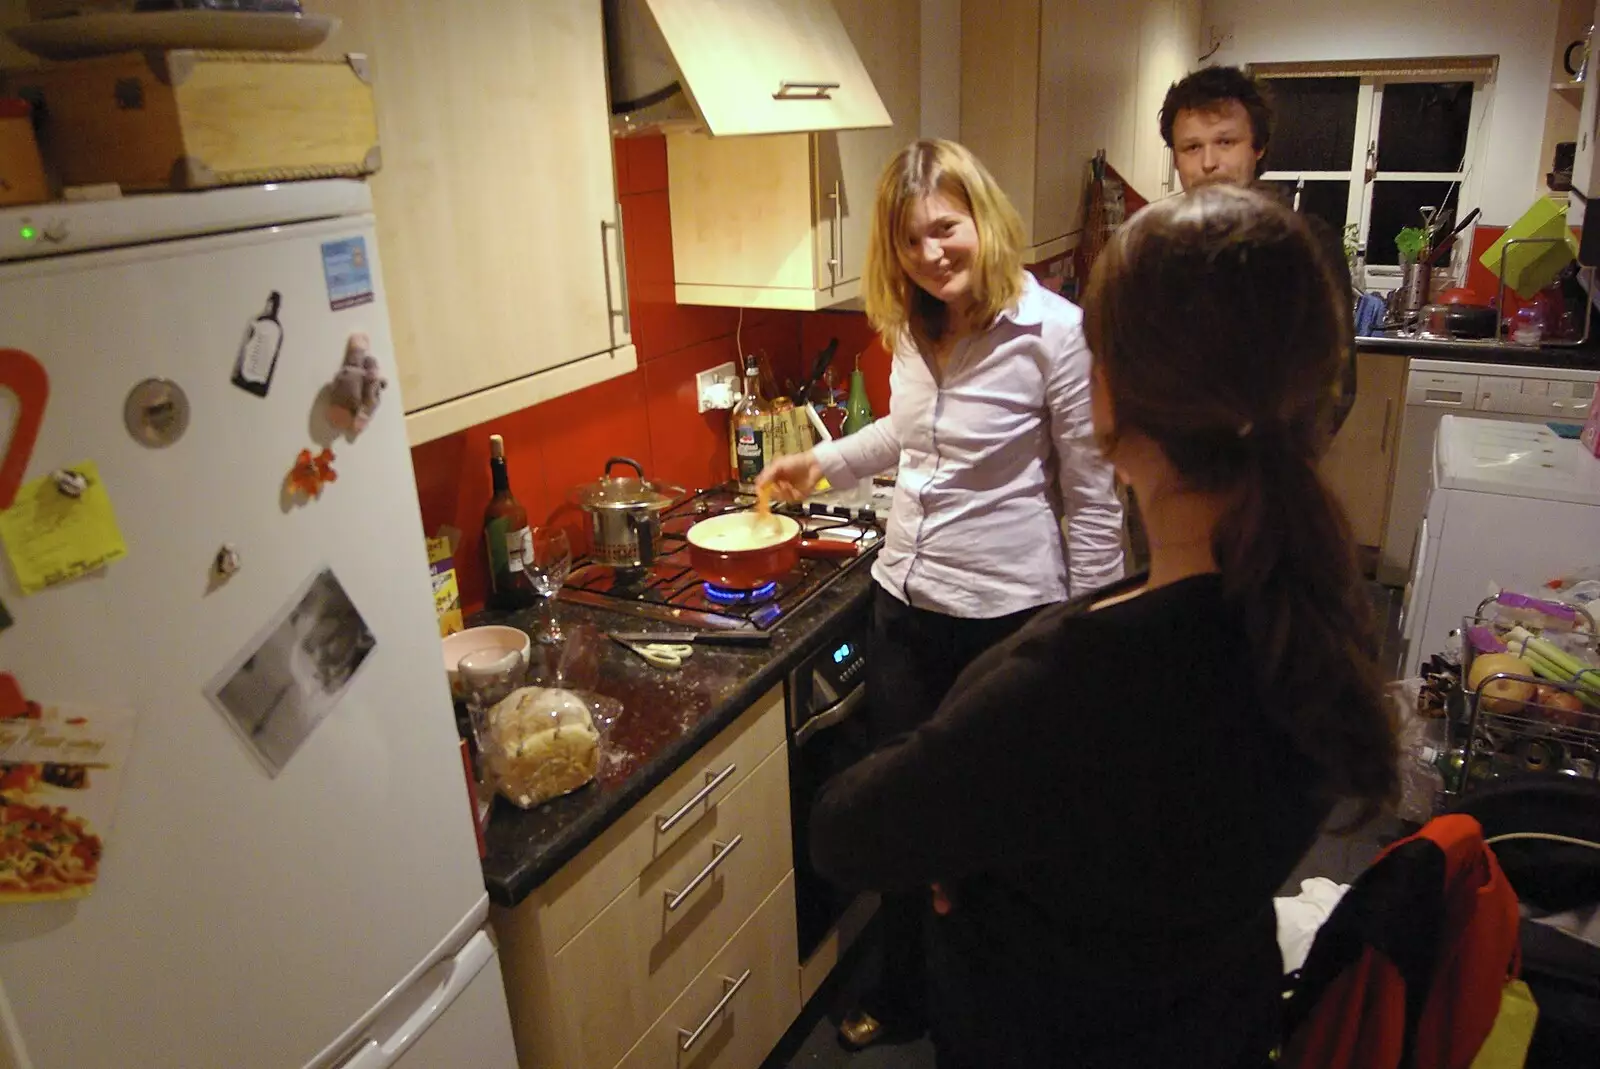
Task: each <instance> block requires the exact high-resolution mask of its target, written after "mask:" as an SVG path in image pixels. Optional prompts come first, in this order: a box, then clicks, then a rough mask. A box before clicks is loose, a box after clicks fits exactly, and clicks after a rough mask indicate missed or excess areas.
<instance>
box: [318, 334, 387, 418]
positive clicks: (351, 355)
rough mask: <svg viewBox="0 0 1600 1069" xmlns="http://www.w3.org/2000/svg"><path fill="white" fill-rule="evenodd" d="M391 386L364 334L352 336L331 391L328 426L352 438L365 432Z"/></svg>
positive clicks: (329, 393)
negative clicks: (332, 426) (385, 392)
mask: <svg viewBox="0 0 1600 1069" xmlns="http://www.w3.org/2000/svg"><path fill="white" fill-rule="evenodd" d="M388 385H389V380H388V379H386V378H384V377H383V375H382V374H381V373H380V371H379V368H378V358H377V357H375V356H373V355H372V343H371V341H370V340H369V339H368V338H367V336H366V335H365V334H352V335H350V341H349V342H348V343H347V344H346V345H345V349H344V366H343V367H341V368H340V369H339V373H338V374H337V375H335V376H334V377H333V383H332V384H331V385H330V386H329V388H328V422H329V423H331V424H333V425H334V426H335V427H338V428H339V429H340V430H342V431H346V432H349V433H351V434H359V433H361V432H362V431H364V430H366V429H367V424H368V423H369V422H371V420H372V414H373V413H374V412H376V411H377V410H378V402H379V401H380V400H382V399H383V391H384V389H385V388H386V387H387V386H388Z"/></svg>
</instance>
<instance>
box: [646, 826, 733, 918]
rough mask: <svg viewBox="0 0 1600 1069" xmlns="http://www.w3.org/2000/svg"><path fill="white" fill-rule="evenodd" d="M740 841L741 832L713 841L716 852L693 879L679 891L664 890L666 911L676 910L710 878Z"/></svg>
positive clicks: (712, 847) (712, 846) (673, 911)
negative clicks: (726, 838)
mask: <svg viewBox="0 0 1600 1069" xmlns="http://www.w3.org/2000/svg"><path fill="white" fill-rule="evenodd" d="M742 842H744V836H743V835H742V834H740V835H735V836H734V837H733V839H732V840H731V841H729V842H725V843H719V842H713V843H712V844H711V849H712V850H714V851H716V852H715V853H714V854H712V855H711V861H710V863H709V864H707V865H706V867H705V868H703V869H701V870H700V871H699V872H698V873H696V874H695V878H694V879H692V880H690V881H689V886H687V887H685V888H684V889H683V890H681V891H668V892H666V895H665V897H666V900H667V912H668V913H676V912H677V911H678V907H679V906H681V905H683V903H684V901H685V900H686V899H687V898H688V897H689V896H690V895H692V894H694V892H695V889H696V888H698V887H699V886H700V885H701V884H703V883H705V882H706V881H707V880H709V879H710V878H711V874H712V873H713V872H716V871H717V866H718V865H720V864H722V863H723V861H725V860H727V857H728V855H729V854H731V853H733V852H734V850H736V849H738V847H739V844H740V843H742Z"/></svg>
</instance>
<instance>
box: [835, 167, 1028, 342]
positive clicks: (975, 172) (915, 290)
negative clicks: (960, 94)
mask: <svg viewBox="0 0 1600 1069" xmlns="http://www.w3.org/2000/svg"><path fill="white" fill-rule="evenodd" d="M934 193H942V194H944V195H945V196H946V197H948V198H950V199H951V200H953V201H955V202H956V203H957V204H959V205H961V207H962V209H963V210H965V211H966V212H968V213H969V214H970V215H971V216H972V220H973V222H974V223H975V224H976V226H977V230H978V253H977V256H976V257H975V258H974V260H973V264H972V299H973V302H974V307H973V309H972V318H971V322H972V323H974V324H981V325H984V326H987V325H988V324H989V323H991V322H993V321H994V318H995V317H996V316H998V315H999V314H1000V313H1001V312H1003V311H1005V310H1006V309H1007V308H1009V307H1010V306H1011V305H1012V304H1014V303H1015V302H1016V300H1017V298H1018V297H1020V296H1021V295H1022V242H1023V238H1022V220H1021V219H1020V218H1019V217H1018V216H1017V210H1016V209H1015V208H1013V207H1012V206H1011V201H1010V200H1009V199H1007V197H1006V195H1005V193H1004V191H1002V190H1001V188H1000V186H999V185H998V184H997V183H996V182H995V180H994V178H993V176H992V175H990V174H989V172H988V170H987V169H986V168H985V167H984V166H983V164H982V163H980V162H978V158H977V157H976V156H974V155H973V154H972V153H971V152H970V151H968V150H967V148H966V147H965V146H963V145H958V144H956V143H955V142H954V141H943V140H927V141H913V142H912V143H911V144H909V145H907V146H906V147H905V148H903V149H901V150H900V152H899V153H898V154H897V155H896V156H895V158H894V159H892V160H890V161H889V165H888V166H887V167H885V168H884V169H883V176H882V177H881V178H879V179H878V196H877V201H876V203H875V204H874V205H873V209H872V237H871V240H870V241H869V242H868V244H867V266H866V277H865V279H864V280H863V281H864V283H865V285H864V289H865V291H866V292H865V297H866V304H867V318H868V319H869V320H870V321H871V322H872V326H873V328H874V329H876V330H877V332H878V333H879V334H880V335H881V336H882V337H883V341H884V344H885V345H887V346H888V347H889V348H890V349H891V350H892V349H893V348H894V346H895V344H896V343H897V342H898V341H899V340H900V338H901V337H902V336H904V335H907V334H909V335H910V337H911V339H912V341H913V342H914V343H915V344H916V346H917V348H918V349H920V350H922V351H923V352H927V351H929V349H930V348H931V346H932V344H933V343H934V342H936V341H938V340H939V339H940V338H941V337H942V336H943V335H944V333H945V329H946V327H947V324H948V312H947V310H946V308H945V306H944V303H943V302H942V301H940V300H938V299H937V298H935V297H933V296H931V295H930V294H928V293H927V292H925V291H924V290H923V289H922V288H921V287H920V286H918V285H917V284H916V283H915V282H913V281H912V280H911V276H910V275H909V274H907V273H906V269H905V267H904V266H903V265H902V264H901V254H902V253H903V252H904V251H905V248H906V221H907V219H908V217H909V216H910V214H911V210H912V208H913V207H914V206H915V205H916V203H917V202H918V201H919V200H921V199H922V198H923V197H926V196H930V195H931V194H934Z"/></svg>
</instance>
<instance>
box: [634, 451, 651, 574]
mask: <svg viewBox="0 0 1600 1069" xmlns="http://www.w3.org/2000/svg"><path fill="white" fill-rule="evenodd" d="M628 463H629V464H633V461H631V460H630V461H628ZM634 467H638V465H637V464H634ZM654 519H655V517H654V515H652V514H651V513H649V512H638V511H634V512H630V513H628V526H629V527H632V528H633V537H634V538H636V539H638V542H639V567H641V568H648V567H649V566H650V565H651V564H653V563H655V559H656V540H655V539H653V538H651V537H650V527H651V524H652V522H653V521H654Z"/></svg>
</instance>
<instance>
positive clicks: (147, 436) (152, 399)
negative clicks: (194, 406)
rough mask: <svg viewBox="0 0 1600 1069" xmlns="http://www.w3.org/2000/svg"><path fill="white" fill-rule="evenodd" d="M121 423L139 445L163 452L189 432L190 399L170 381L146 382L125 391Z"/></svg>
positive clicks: (149, 380) (152, 380)
mask: <svg viewBox="0 0 1600 1069" xmlns="http://www.w3.org/2000/svg"><path fill="white" fill-rule="evenodd" d="M122 423H123V426H125V427H127V428H128V433H129V434H131V435H132V436H133V440H134V441H136V442H138V443H139V444H140V445H143V446H149V447H150V448H151V449H164V448H166V447H167V446H169V445H171V444H172V443H173V442H176V441H177V440H178V439H179V438H182V437H183V432H184V431H186V430H188V429H189V395H188V394H186V393H184V392H183V387H182V386H179V385H178V384H177V383H176V382H173V381H172V380H171V379H145V380H144V381H143V382H141V383H139V384H138V385H136V386H135V387H134V388H133V389H131V390H129V391H128V399H127V400H126V401H124V402H123V403H122Z"/></svg>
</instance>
